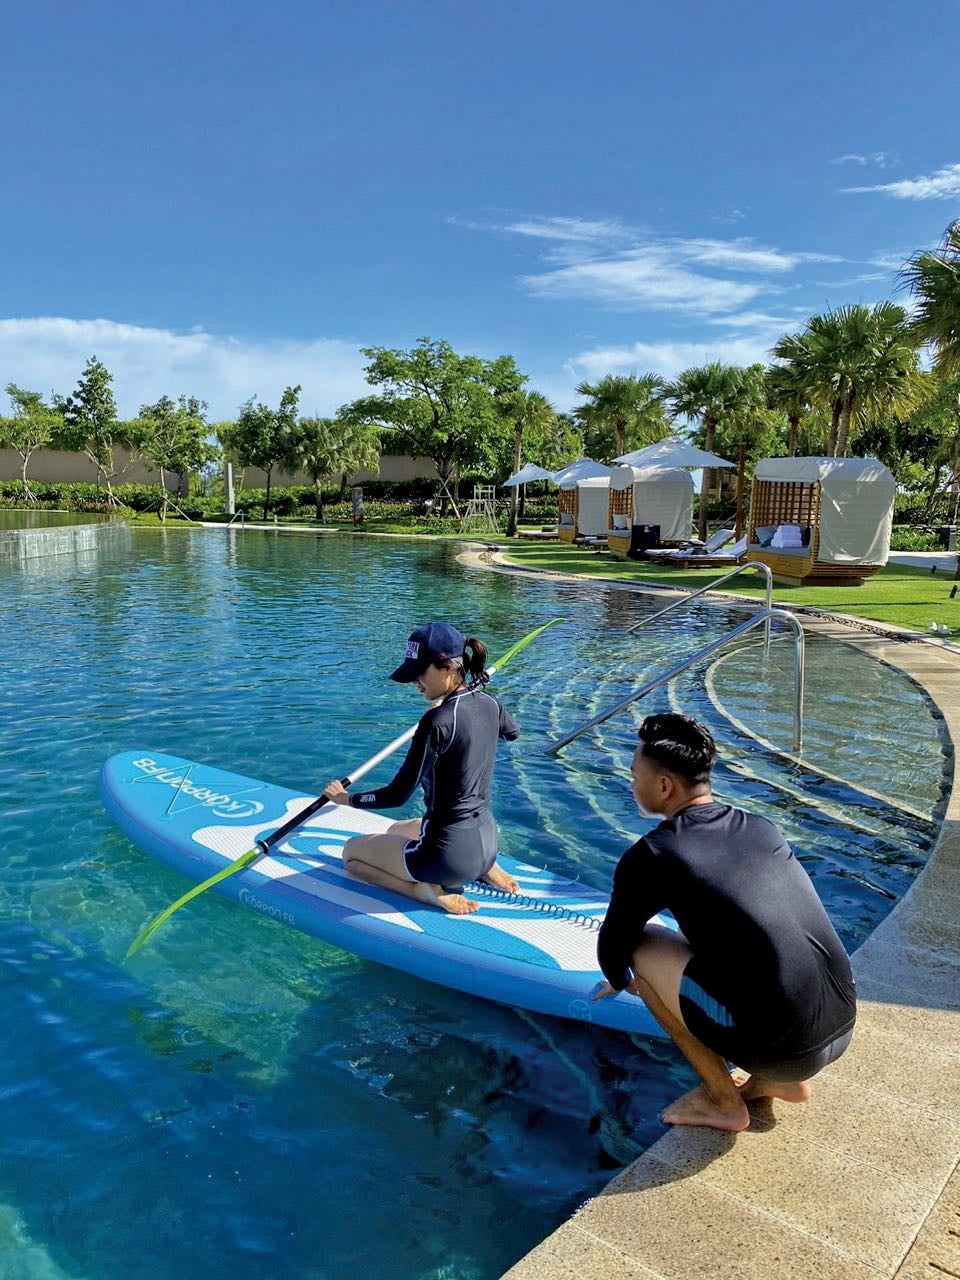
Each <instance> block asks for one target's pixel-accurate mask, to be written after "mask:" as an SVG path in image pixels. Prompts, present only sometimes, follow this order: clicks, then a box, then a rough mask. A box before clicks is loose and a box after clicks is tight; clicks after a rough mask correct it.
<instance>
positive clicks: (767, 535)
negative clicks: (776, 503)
mask: <svg viewBox="0 0 960 1280" xmlns="http://www.w3.org/2000/svg"><path fill="white" fill-rule="evenodd" d="M776 532H777V526H776V525H775V524H765V525H758V526H757V542H758V543H759V545H760V546H761V547H769V545H770V543H771V541H772V539H773V535H774V534H775V533H776Z"/></svg>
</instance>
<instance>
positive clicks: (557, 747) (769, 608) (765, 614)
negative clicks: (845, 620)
mask: <svg viewBox="0 0 960 1280" xmlns="http://www.w3.org/2000/svg"><path fill="white" fill-rule="evenodd" d="M747 569H756V570H757V571H758V572H759V573H762V574H763V575H764V577H765V578H766V603H765V604H764V607H763V608H762V609H761V610H760V611H759V612H758V613H755V614H754V615H753V616H752V617H750V618H748V619H747V620H746V622H741V623H739V624H738V625H737V626H735V627H734V628H733V630H732V631H730V632H728V633H727V635H725V636H720V637H719V638H718V639H717V640H711V641H710V643H709V644H705V645H704V646H703V647H702V648H700V649H698V650H697V651H696V652H695V653H694V654H692V655H691V656H690V657H689V658H684V659H683V660H682V661H681V662H677V663H675V664H674V665H673V666H672V667H670V668H668V669H667V670H666V671H664V672H661V674H660V675H658V676H655V677H654V679H653V680H648V681H647V682H646V684H642V685H641V686H640V688H639V689H634V690H633V692H632V693H628V694H627V696H626V697H625V698H621V699H620V700H619V701H618V702H615V703H614V704H613V706H612V707H608V708H607V709H606V711H601V712H600V713H599V714H598V715H595V716H594V717H593V719H592V720H587V721H586V722H585V723H584V724H581V725H578V726H577V728H576V729H574V730H572V731H571V732H570V733H568V734H567V735H566V736H565V737H563V738H560V739H559V740H558V741H557V742H552V743H551V744H550V746H549V747H547V754H548V755H556V754H557V752H558V751H561V750H562V749H563V748H564V747H566V746H568V745H569V744H570V743H571V742H573V741H574V740H575V739H577V738H579V737H581V736H582V735H583V734H585V733H589V731H590V730H591V729H595V728H596V727H597V725H600V724H603V723H604V721H606V720H609V719H610V718H611V717H612V716H615V715H617V714H618V713H619V712H621V711H624V710H625V709H626V708H627V707H629V706H631V705H632V704H633V703H634V702H639V700H640V699H641V698H645V697H646V696H647V694H649V693H653V691H654V690H655V689H659V688H660V687H661V686H662V685H665V684H669V682H670V681H671V680H673V679H674V678H675V677H676V676H679V675H681V674H682V673H683V672H684V671H687V670H688V669H689V668H690V667H692V666H695V665H696V664H697V663H698V662H701V661H702V660H703V659H704V658H709V657H710V656H711V655H712V654H714V653H716V652H717V651H718V650H720V649H722V648H724V646H725V645H728V644H730V643H731V641H733V640H738V639H739V638H740V637H741V636H743V635H746V633H747V632H748V631H752V630H753V629H754V628H755V627H759V626H762V627H763V629H764V653H765V654H766V653H768V652H769V648H770V622H771V619H773V618H780V619H782V620H783V621H784V622H786V623H787V624H788V625H789V626H790V627H791V629H792V630H793V685H794V688H793V751H794V754H795V755H796V756H798V757H799V756H801V755H802V753H803V692H804V661H805V649H804V635H803V627H802V626H801V625H800V623H799V622H798V621H797V619H796V617H795V616H794V614H792V613H790V611H789V610H787V609H780V608H778V607H777V606H775V605H774V603H773V574H772V573H771V572H770V568H769V566H768V565H766V564H763V563H762V562H761V561H759V560H748V561H747V563H746V564H741V565H738V566H737V567H736V568H735V569H732V570H731V571H730V572H729V573H725V574H724V575H723V576H722V577H720V578H716V579H715V580H714V581H713V582H708V583H707V585H706V586H705V587H700V588H699V589H698V590H696V591H691V592H690V593H689V594H687V595H683V596H681V597H680V598H679V599H678V600H673V601H671V602H670V604H668V605H667V606H666V608H664V609H659V610H658V611H657V612H656V613H653V614H651V615H650V617H649V618H643V619H641V621H640V622H637V623H634V625H633V626H632V627H628V628H627V634H630V632H633V631H639V630H641V628H643V627H646V626H649V625H650V623H651V622H655V621H656V620H657V619H658V618H662V617H663V616H664V614H666V613H670V612H671V610H673V609H676V608H678V607H679V606H680V605H686V604H689V603H690V601H691V600H694V599H696V597H697V596H702V595H704V594H705V593H706V592H707V591H710V590H711V589H712V588H713V587H718V586H720V584H721V583H723V582H726V581H728V579H730V578H735V577H736V576H737V575H738V574H740V573H744V572H745V571H746V570H747Z"/></svg>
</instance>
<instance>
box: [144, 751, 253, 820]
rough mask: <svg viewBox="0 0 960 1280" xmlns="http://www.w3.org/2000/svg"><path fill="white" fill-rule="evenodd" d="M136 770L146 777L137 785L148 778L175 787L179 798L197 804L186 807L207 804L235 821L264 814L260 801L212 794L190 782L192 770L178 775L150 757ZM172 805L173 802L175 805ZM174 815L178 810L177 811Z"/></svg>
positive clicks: (216, 811)
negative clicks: (181, 797) (184, 798)
mask: <svg viewBox="0 0 960 1280" xmlns="http://www.w3.org/2000/svg"><path fill="white" fill-rule="evenodd" d="M133 767H134V768H135V769H139V770H140V772H141V774H142V777H140V778H134V779H133V781H134V782H142V781H144V779H146V778H151V779H153V781H154V782H162V783H164V784H165V785H166V786H168V787H172V788H173V790H174V791H175V792H176V793H177V797H180V796H183V797H186V798H187V799H188V800H191V801H193V804H190V805H185V806H184V808H193V807H194V806H195V805H203V807H204V808H206V809H209V810H210V811H211V812H212V813H213V814H215V815H216V817H218V818H233V819H238V818H254V817H256V815H257V814H258V813H262V812H263V805H262V804H261V803H260V801H259V800H248V799H243V800H238V799H237V798H236V796H232V795H229V794H227V793H226V792H223V791H211V789H210V788H209V787H199V786H197V784H196V783H195V782H191V781H190V778H189V774H190V770H189V769H187V770H186V772H185V773H178V772H177V770H176V769H169V768H167V766H166V765H163V764H158V763H157V761H156V760H151V758H150V757H149V756H141V757H140V759H139V760H134V762H133ZM191 767H192V766H191ZM258 790H259V788H258ZM172 803H173V802H172V801H171V806H172ZM173 812H176V811H175V810H173ZM180 812H183V810H182V809H181V810H180Z"/></svg>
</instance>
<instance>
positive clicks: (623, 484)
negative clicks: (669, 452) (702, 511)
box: [607, 466, 693, 556]
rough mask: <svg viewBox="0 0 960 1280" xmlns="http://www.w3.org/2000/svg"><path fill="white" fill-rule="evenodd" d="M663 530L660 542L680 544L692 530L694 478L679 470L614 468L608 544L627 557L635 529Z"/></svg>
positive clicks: (612, 553)
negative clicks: (655, 528)
mask: <svg viewBox="0 0 960 1280" xmlns="http://www.w3.org/2000/svg"><path fill="white" fill-rule="evenodd" d="M644 525H656V526H658V527H659V529H660V537H659V541H660V542H661V543H664V542H680V541H682V540H683V539H685V538H689V537H690V530H691V528H692V527H693V476H692V475H691V474H690V472H689V471H684V470H682V469H681V468H679V467H642V468H641V467H635V466H633V467H632V466H620V467H614V468H613V471H612V472H611V473H610V507H609V513H608V531H607V545H608V546H609V548H610V553H611V555H617V556H626V555H627V554H628V553H629V551H630V550H631V548H632V547H633V545H634V541H633V540H634V530H635V529H639V528H641V527H642V526H644Z"/></svg>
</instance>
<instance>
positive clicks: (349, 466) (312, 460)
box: [285, 417, 380, 523]
mask: <svg viewBox="0 0 960 1280" xmlns="http://www.w3.org/2000/svg"><path fill="white" fill-rule="evenodd" d="M285 460H286V462H287V464H288V465H289V466H290V468H291V469H292V470H299V471H305V472H306V473H307V475H308V476H309V477H310V479H311V480H312V481H313V489H314V502H315V504H316V516H317V520H318V521H319V522H320V523H322V522H323V482H324V480H328V479H330V478H331V477H332V476H336V475H343V474H344V473H345V472H350V471H359V470H361V469H364V470H369V471H377V470H378V469H379V466H380V447H379V434H378V432H377V429H376V427H372V426H370V425H368V424H365V423H358V422H354V421H350V420H348V419H346V418H342V417H338V418H301V419H300V420H299V421H298V422H297V423H295V424H294V426H293V427H291V429H290V437H289V446H288V453H287V457H286V459H285Z"/></svg>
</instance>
